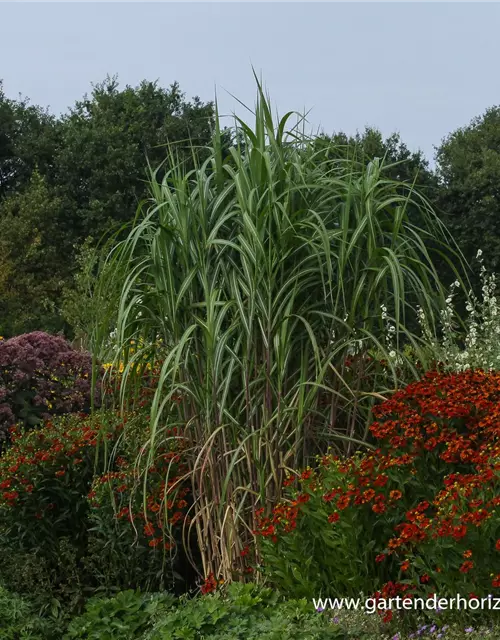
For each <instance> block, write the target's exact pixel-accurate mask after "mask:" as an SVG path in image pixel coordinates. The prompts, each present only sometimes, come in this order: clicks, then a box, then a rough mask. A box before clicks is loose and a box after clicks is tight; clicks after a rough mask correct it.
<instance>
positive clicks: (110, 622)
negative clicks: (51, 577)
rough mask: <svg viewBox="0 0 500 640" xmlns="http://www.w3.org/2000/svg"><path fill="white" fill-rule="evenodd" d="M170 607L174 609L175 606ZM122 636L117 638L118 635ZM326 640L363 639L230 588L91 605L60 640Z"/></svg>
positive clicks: (297, 604)
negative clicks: (188, 595)
mask: <svg viewBox="0 0 500 640" xmlns="http://www.w3.org/2000/svg"><path fill="white" fill-rule="evenodd" d="M174 605H175V606H174ZM120 634H121V635H120ZM292 637H297V638H300V639H301V640H327V639H330V638H331V639H332V640H333V639H338V640H347V639H348V638H354V637H356V638H362V637H363V634H358V635H354V633H353V634H351V633H349V631H347V630H342V629H340V628H337V627H335V625H333V624H331V622H330V621H329V619H328V618H327V617H326V616H325V617H322V616H318V615H317V614H316V613H315V612H314V610H313V609H312V607H311V605H310V604H309V603H307V602H306V601H305V600H302V601H289V602H281V601H280V600H279V599H278V598H277V596H276V594H275V593H273V592H272V591H271V590H270V589H259V588H257V587H256V586H255V585H242V584H233V585H230V586H229V587H228V589H227V593H226V595H220V594H215V595H210V596H203V597H198V598H193V599H188V598H183V599H181V600H179V601H178V602H175V603H174V601H173V600H171V599H169V598H168V596H160V597H157V596H156V597H151V596H149V597H147V596H144V595H141V594H140V593H134V592H131V591H128V592H125V593H121V594H118V596H116V598H111V599H107V600H95V601H93V602H91V603H90V604H89V605H88V606H87V611H86V613H85V614H84V615H83V616H81V617H80V618H77V619H76V620H74V621H73V622H72V624H71V625H70V627H69V631H68V634H67V635H66V636H65V640H66V639H67V640H73V638H74V639H76V638H82V639H83V638H88V639H89V640H90V639H92V638H95V639H96V640H113V639H114V638H117V639H118V638H119V639H120V640H122V639H123V640H127V639H128V638H130V639H132V638H137V639H138V638H143V639H144V640H181V639H182V640H285V639H287V638H292Z"/></svg>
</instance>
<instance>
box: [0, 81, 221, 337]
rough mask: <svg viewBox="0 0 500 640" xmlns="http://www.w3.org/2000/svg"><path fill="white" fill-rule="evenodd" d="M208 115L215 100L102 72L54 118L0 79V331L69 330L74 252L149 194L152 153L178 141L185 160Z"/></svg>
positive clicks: (205, 134) (204, 136)
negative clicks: (66, 310) (12, 96)
mask: <svg viewBox="0 0 500 640" xmlns="http://www.w3.org/2000/svg"><path fill="white" fill-rule="evenodd" d="M212 120H213V105H212V104H211V103H203V102H201V100H199V99H198V98H194V99H193V100H192V101H191V102H188V101H186V99H185V97H184V95H183V94H182V92H181V91H180V89H179V86H178V85H177V84H176V83H174V84H173V85H172V86H171V87H170V88H169V89H162V88H161V87H158V86H157V85H156V84H155V83H152V82H146V81H144V82H142V83H141V84H140V85H139V86H138V87H136V88H133V87H130V86H127V87H125V88H124V89H119V87H118V82H117V80H116V79H114V78H113V79H111V78H108V79H107V80H106V81H105V82H103V83H101V84H98V85H96V86H95V87H94V88H93V91H92V94H91V95H90V96H85V97H84V98H83V100H81V101H78V102H77V103H76V105H75V107H74V108H73V109H72V110H71V111H70V113H68V114H66V115H64V116H62V117H60V118H59V119H56V118H54V117H52V116H49V115H47V114H46V113H45V112H43V110H41V109H40V108H38V107H31V106H29V105H28V104H27V102H26V101H23V100H20V101H12V100H8V99H7V98H6V97H5V96H4V94H3V92H2V90H1V87H0V299H1V300H2V305H1V312H0V335H4V336H12V335H15V334H16V333H22V332H24V331H29V330H34V329H45V330H50V331H58V330H65V331H67V332H68V333H69V332H70V329H69V327H68V326H67V325H66V324H65V323H64V322H63V319H62V317H61V316H62V314H61V304H62V299H61V296H62V291H63V289H65V290H68V289H72V285H73V282H72V277H73V275H74V272H75V267H77V266H78V265H75V261H74V255H75V250H78V247H80V245H82V244H83V242H84V241H85V239H86V238H87V237H88V236H90V235H91V236H92V237H93V238H95V239H96V240H97V241H100V240H101V238H102V236H103V235H104V234H106V233H108V232H109V231H110V229H111V228H113V229H115V230H116V229H117V228H119V227H120V226H121V225H122V224H123V223H124V222H128V221H129V220H131V219H132V218H133V216H134V212H135V210H136V208H137V205H138V203H139V202H140V201H141V200H142V199H144V198H145V197H147V195H148V191H147V185H146V177H147V173H146V167H147V162H148V160H149V161H150V162H151V163H152V164H153V165H156V164H158V163H159V162H160V161H161V160H163V158H164V154H165V151H164V148H165V145H166V144H167V143H171V144H173V143H177V144H176V155H177V159H178V160H179V161H186V162H191V146H190V145H191V143H192V144H194V145H196V146H204V145H205V144H206V142H207V141H208V139H209V133H210V127H211V124H212ZM78 284H79V283H78V282H77V286H76V290H77V291H78ZM80 308H81V307H80ZM70 316H71V312H70ZM72 317H73V318H74V313H73V315H72ZM77 324H78V323H77ZM77 329H81V327H79V326H77Z"/></svg>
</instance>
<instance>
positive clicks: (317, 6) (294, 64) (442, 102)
mask: <svg viewBox="0 0 500 640" xmlns="http://www.w3.org/2000/svg"><path fill="white" fill-rule="evenodd" d="M499 31H500V5H499V4H493V3H477V2H475V3H367V4H362V3H357V2H356V3H227V2H225V3H207V2H204V3H199V4H196V3H163V4H160V3H151V4H148V3H117V2H114V3H108V4H106V3H31V4H30V3H6V2H0V60H1V63H2V64H1V67H0V78H3V80H4V90H5V91H6V93H7V95H9V96H10V97H15V96H16V95H17V94H18V93H19V92H21V93H22V94H24V95H27V96H28V97H30V99H31V100H32V102H34V103H38V104H41V105H43V106H49V107H50V109H51V111H53V112H56V113H59V112H61V111H65V110H66V109H67V108H68V106H70V105H72V104H73V103H74V101H75V100H76V99H78V98H80V97H81V96H82V95H83V94H84V93H85V92H88V91H89V90H90V85H91V83H92V82H94V83H95V82H99V81H101V80H103V79H104V78H105V76H106V75H107V74H110V75H112V74H118V75H119V79H120V81H121V82H122V83H123V84H127V83H128V84H133V85H135V84H137V83H138V82H139V81H140V80H141V79H144V78H145V79H149V80H156V79H157V80H159V82H160V83H161V84H162V85H169V84H170V83H172V82H173V81H174V80H177V81H178V82H179V83H180V86H181V88H182V90H183V91H185V92H186V93H187V95H188V97H191V96H193V95H199V96H200V97H201V98H202V99H204V100H210V99H212V98H213V96H214V87H215V86H217V90H218V96H219V103H220V105H221V110H222V111H223V112H228V111H232V110H233V109H235V107H236V103H235V101H234V100H233V99H232V98H231V97H230V96H229V95H228V94H227V93H226V91H225V90H227V91H229V92H231V93H233V94H235V95H236V96H237V97H238V98H240V99H241V100H242V101H244V102H246V103H250V104H253V101H254V93H255V87H254V81H253V76H252V71H251V65H252V64H253V66H254V67H255V68H256V70H257V71H258V72H259V73H262V76H263V78H264V81H265V83H266V85H267V88H268V89H269V91H270V93H271V97H272V99H273V101H274V103H275V105H276V106H277V107H278V109H279V110H280V111H281V112H284V111H288V110H292V109H298V110H302V109H303V108H304V107H305V108H306V109H311V110H312V111H311V113H310V116H309V120H310V122H311V124H312V125H313V126H314V127H318V126H320V127H322V128H323V129H324V130H325V131H326V132H328V133H331V132H333V131H338V130H342V131H346V132H348V133H354V132H355V131H356V130H357V129H360V130H362V129H363V128H364V126H365V125H373V126H377V127H379V128H380V129H381V130H382V131H383V133H384V134H390V133H391V132H392V131H399V133H400V134H401V136H402V138H403V140H404V141H405V142H406V144H407V145H408V146H409V147H410V148H412V149H417V148H421V149H422V150H423V151H424V153H425V155H426V156H427V157H428V158H429V159H431V158H432V156H433V153H434V152H433V145H437V144H439V142H440V141H441V139H442V138H443V136H445V135H446V134H447V133H449V132H450V131H452V130H453V129H455V128H457V127H459V126H463V125H465V124H467V123H468V122H469V121H470V120H471V118H473V117H474V116H476V115H480V114H481V113H483V112H484V110H485V109H486V108H487V107H490V106H493V105H495V104H499V103H500V75H499V72H498V69H499V62H500V38H499V37H498V34H499Z"/></svg>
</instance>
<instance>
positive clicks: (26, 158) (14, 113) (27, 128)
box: [0, 80, 58, 202]
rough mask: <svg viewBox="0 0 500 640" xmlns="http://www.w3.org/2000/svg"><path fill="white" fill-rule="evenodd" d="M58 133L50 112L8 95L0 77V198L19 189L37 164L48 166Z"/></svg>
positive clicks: (51, 159) (42, 166)
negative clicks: (10, 97)
mask: <svg viewBox="0 0 500 640" xmlns="http://www.w3.org/2000/svg"><path fill="white" fill-rule="evenodd" d="M57 136H58V127H57V122H56V119H55V118H54V117H53V116H51V115H49V114H48V113H47V112H46V111H44V110H43V109H41V108H40V107H37V106H34V105H30V104H29V101H28V100H27V99H26V98H19V99H17V100H10V99H9V98H7V97H6V95H5V93H4V91H3V86H2V81H1V80H0V202H1V201H2V200H3V199H4V198H5V197H7V196H8V195H9V194H15V193H18V192H19V191H20V190H22V189H23V188H24V187H25V186H26V185H27V184H28V183H29V180H30V178H31V176H32V174H33V172H34V171H35V169H36V168H38V169H39V170H40V171H41V172H42V174H43V175H45V173H46V172H47V171H49V170H50V167H51V165H52V161H53V157H54V152H55V149H56V147H57V143H58V139H57Z"/></svg>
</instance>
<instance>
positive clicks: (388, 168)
mask: <svg viewBox="0 0 500 640" xmlns="http://www.w3.org/2000/svg"><path fill="white" fill-rule="evenodd" d="M331 141H333V142H334V144H335V146H336V155H337V157H341V158H345V159H347V160H350V161H357V162H360V163H364V164H366V163H368V162H370V161H371V160H373V159H374V158H381V159H382V158H384V165H385V168H384V176H385V177H387V178H390V179H391V180H398V181H403V182H406V183H408V184H413V183H415V185H416V186H418V189H419V191H420V192H421V193H423V194H425V195H426V196H427V197H428V198H432V197H434V196H435V193H436V190H437V188H438V181H437V177H436V176H435V174H434V173H433V172H432V171H431V169H430V168H429V163H428V161H427V160H426V159H425V157H424V155H423V153H422V152H421V151H410V149H408V147H407V146H406V144H405V143H404V142H403V141H402V140H401V137H400V135H399V134H398V133H393V134H392V135H390V136H389V137H387V138H384V136H383V135H382V133H381V132H380V131H379V130H378V129H375V128H373V127H366V128H365V130H364V131H363V132H362V133H359V132H358V133H356V134H355V135H354V136H348V135H347V134H345V133H343V132H337V133H335V134H333V136H331V137H329V136H325V135H323V136H320V137H319V138H318V141H317V145H318V148H321V146H322V145H323V146H325V147H329V145H330V144H331Z"/></svg>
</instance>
